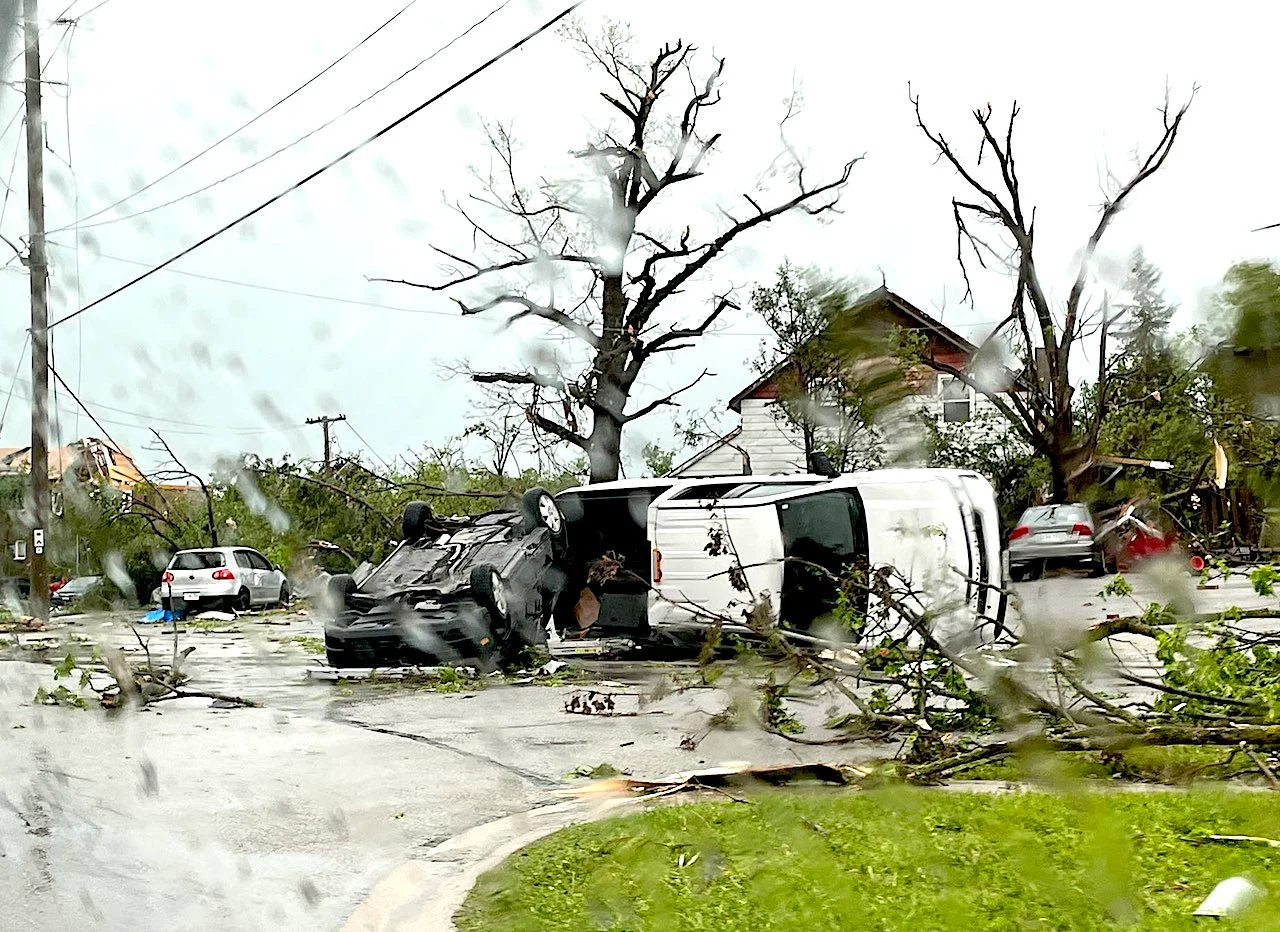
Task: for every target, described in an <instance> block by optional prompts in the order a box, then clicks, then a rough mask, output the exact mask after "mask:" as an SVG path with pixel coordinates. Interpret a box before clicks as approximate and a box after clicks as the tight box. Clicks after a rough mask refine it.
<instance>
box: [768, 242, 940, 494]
mask: <svg viewBox="0 0 1280 932" xmlns="http://www.w3.org/2000/svg"><path fill="white" fill-rule="evenodd" d="M859 290H860V289H859V287H858V286H857V285H856V284H855V283H852V282H847V281H842V280H839V279H836V278H833V277H831V276H829V275H825V274H823V273H821V272H819V271H817V270H815V269H797V268H795V267H794V266H792V265H791V264H790V263H789V262H785V263H783V265H782V266H781V267H780V268H779V269H778V274H777V277H776V278H775V279H774V281H773V283H772V284H770V285H767V286H766V285H757V286H756V287H755V288H753V289H752V292H751V306H752V309H753V310H754V311H755V312H756V313H757V314H758V315H760V318H761V320H763V321H764V323H765V326H766V327H768V329H769V333H770V338H769V339H768V340H767V341H766V343H765V345H764V346H763V347H762V348H761V353H760V356H759V357H758V358H757V359H756V369H757V370H758V371H759V372H760V374H761V376H762V377H767V378H770V379H771V380H772V381H773V382H774V384H775V385H776V386H777V388H778V397H777V399H776V401H775V403H774V404H773V405H772V409H773V414H774V417H776V418H778V419H779V421H781V422H782V423H784V424H786V425H789V426H790V427H791V428H793V429H794V431H795V432H796V433H797V434H798V435H799V439H800V441H801V442H802V443H803V447H804V462H805V463H808V462H809V457H810V456H811V455H812V454H814V453H823V454H825V455H826V456H827V458H828V459H829V460H830V461H831V464H832V465H833V466H834V467H835V468H836V469H837V470H839V471H840V472H849V471H851V470H854V469H870V468H874V467H876V466H879V465H880V462H881V446H882V442H881V436H880V433H879V431H878V429H877V427H876V416H877V414H879V413H880V412H882V411H884V410H885V409H886V408H888V407H889V406H890V405H892V404H894V403H895V402H897V401H900V400H901V399H902V398H903V397H904V396H905V394H906V392H907V391H908V390H909V382H908V380H907V379H906V378H905V376H906V373H907V369H908V367H909V365H910V364H911V363H912V362H913V361H914V360H915V359H916V358H917V357H918V356H919V354H920V352H921V350H922V347H923V343H924V341H923V340H922V339H920V338H919V334H914V333H910V332H908V331H906V330H904V329H903V328H901V327H889V326H885V325H884V324H883V323H882V322H880V321H877V320H875V319H874V316H873V315H874V309H875V302H874V300H867V299H866V296H865V295H862V296H860V294H859Z"/></svg>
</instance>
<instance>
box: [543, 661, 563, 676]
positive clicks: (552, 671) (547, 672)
mask: <svg viewBox="0 0 1280 932" xmlns="http://www.w3.org/2000/svg"><path fill="white" fill-rule="evenodd" d="M567 666H569V664H567V663H565V662H564V661H563V660H548V661H547V662H546V663H544V664H543V665H542V666H541V667H539V668H538V672H539V673H541V674H542V675H543V676H555V675H556V674H557V673H558V672H560V671H561V670H563V669H564V668H565V667H567Z"/></svg>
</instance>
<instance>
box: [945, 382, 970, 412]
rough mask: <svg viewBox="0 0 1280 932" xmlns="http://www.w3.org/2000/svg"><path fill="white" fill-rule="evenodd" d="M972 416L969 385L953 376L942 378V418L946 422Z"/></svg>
mask: <svg viewBox="0 0 1280 932" xmlns="http://www.w3.org/2000/svg"><path fill="white" fill-rule="evenodd" d="M972 416H973V401H972V399H971V398H970V394H969V386H968V385H966V384H965V383H964V381H963V380H961V379H957V378H956V377H955V376H946V377H944V378H943V380H942V419H943V420H944V421H946V422H947V423H948V424H956V423H960V422H962V421H967V420H969V418H970V417H972Z"/></svg>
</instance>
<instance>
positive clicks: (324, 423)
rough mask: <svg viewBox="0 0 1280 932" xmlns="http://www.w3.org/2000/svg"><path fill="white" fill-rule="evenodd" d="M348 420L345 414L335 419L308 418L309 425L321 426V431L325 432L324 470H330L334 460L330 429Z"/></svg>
mask: <svg viewBox="0 0 1280 932" xmlns="http://www.w3.org/2000/svg"><path fill="white" fill-rule="evenodd" d="M346 419H347V416H346V415H345V414H338V415H335V416H333V417H328V416H325V415H321V416H320V417H309V418H307V423H308V424H319V425H320V428H321V430H323V431H324V468H325V469H326V470H327V469H328V468H329V463H330V461H331V460H332V459H333V438H332V437H331V436H330V433H329V427H330V425H332V424H336V423H338V422H339V421H345V420H346Z"/></svg>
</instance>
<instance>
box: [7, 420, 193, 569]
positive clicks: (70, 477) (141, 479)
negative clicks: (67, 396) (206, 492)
mask: <svg viewBox="0 0 1280 932" xmlns="http://www.w3.org/2000/svg"><path fill="white" fill-rule="evenodd" d="M46 468H47V469H48V471H49V487H50V505H51V508H52V512H53V519H54V520H55V521H56V520H57V519H58V516H59V515H61V513H62V498H63V492H64V489H65V488H66V487H67V486H68V485H70V484H77V485H90V484H92V485H96V486H98V487H99V488H100V489H103V490H110V493H111V494H114V495H118V496H119V497H120V507H121V509H122V510H125V511H127V510H129V509H130V508H131V507H132V505H133V496H134V494H135V491H140V490H139V486H145V487H146V488H147V489H148V490H149V489H150V485H149V484H147V483H146V477H145V475H144V474H143V472H142V470H141V469H139V468H138V465H137V464H136V463H135V462H134V459H133V456H132V455H131V454H130V453H129V452H128V451H127V450H125V449H123V448H121V447H119V446H117V445H115V444H113V443H111V442H110V441H107V440H102V439H99V438H97V437H86V438H84V439H82V440H77V441H74V442H73V443H69V444H67V445H66V446H62V447H54V448H52V449H50V450H49V453H48V461H47V466H46ZM31 469H32V463H31V448H30V447H29V446H28V447H8V448H4V447H0V481H3V480H5V479H6V478H12V479H18V480H20V481H19V482H18V483H16V484H15V483H12V482H10V483H7V484H8V486H9V487H8V488H7V489H6V490H5V497H4V507H3V508H0V539H2V540H3V544H4V552H3V554H2V555H0V577H21V576H25V575H26V574H27V558H28V552H27V551H28V547H29V545H30V543H29V537H30V530H29V528H28V527H27V526H26V524H25V523H24V522H23V511H24V503H25V497H26V494H27V484H26V482H25V481H21V480H22V479H25V477H28V476H30V474H31ZM160 488H162V489H163V490H164V491H170V490H172V491H175V492H186V491H189V490H188V488H187V487H186V486H168V485H165V486H161V487H160ZM147 494H149V491H148V493H147Z"/></svg>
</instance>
